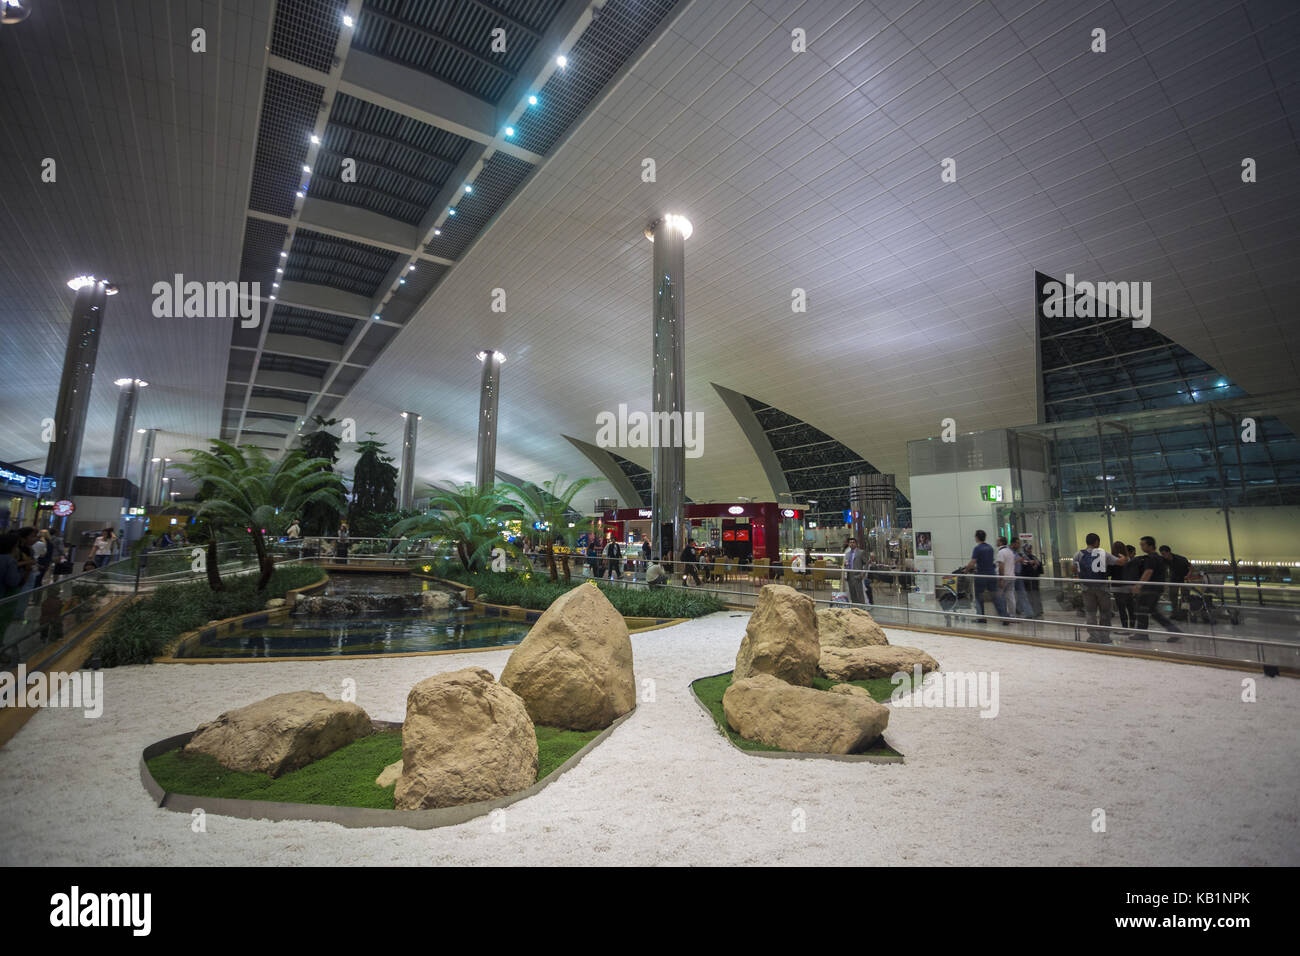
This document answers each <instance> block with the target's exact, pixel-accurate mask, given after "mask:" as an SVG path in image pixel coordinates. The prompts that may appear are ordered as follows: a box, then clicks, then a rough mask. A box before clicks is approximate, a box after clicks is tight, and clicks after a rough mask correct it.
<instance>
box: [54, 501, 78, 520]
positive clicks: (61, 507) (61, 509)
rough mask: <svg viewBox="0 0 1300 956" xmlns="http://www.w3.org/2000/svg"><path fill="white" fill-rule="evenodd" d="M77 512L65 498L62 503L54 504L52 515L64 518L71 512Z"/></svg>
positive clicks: (74, 506) (75, 507)
mask: <svg viewBox="0 0 1300 956" xmlns="http://www.w3.org/2000/svg"><path fill="white" fill-rule="evenodd" d="M76 510H77V506H76V505H74V504H73V503H72V502H71V501H68V500H67V499H66V498H65V499H63V500H62V501H56V502H54V514H55V515H56V516H57V517H60V518H66V517H67V516H68V515H70V514H72V512H74V511H76Z"/></svg>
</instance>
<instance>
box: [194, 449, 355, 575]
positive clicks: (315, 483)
mask: <svg viewBox="0 0 1300 956" xmlns="http://www.w3.org/2000/svg"><path fill="white" fill-rule="evenodd" d="M185 453H186V454H188V455H189V456H190V461H189V463H188V464H181V465H178V466H177V467H178V468H180V469H181V471H183V472H185V473H186V474H187V475H189V476H190V477H191V478H192V479H194V481H195V482H197V483H198V485H199V486H200V487H201V488H203V489H204V500H202V501H200V502H198V503H197V504H196V505H189V506H187V507H186V510H189V511H193V512H194V514H195V516H196V517H199V518H204V519H207V520H208V522H209V525H210V526H214V527H215V526H216V525H224V526H227V527H231V526H233V527H242V528H244V530H245V532H246V533H247V534H248V535H249V536H250V537H251V538H252V539H253V549H254V550H255V551H256V552H257V564H258V567H260V568H261V571H262V575H261V577H260V578H259V579H258V582H257V590H259V591H263V590H265V589H266V585H267V582H269V581H270V580H271V573H272V572H273V571H274V570H275V563H274V562H273V561H272V560H271V556H270V555H269V554H268V553H267V550H266V539H265V537H264V535H265V533H266V529H267V528H277V527H278V525H279V524H280V523H281V521H282V520H283V519H281V518H280V517H279V516H278V515H277V510H282V511H284V512H285V513H286V514H292V513H296V512H299V511H301V510H302V509H303V508H304V507H305V506H307V505H312V504H316V503H325V504H329V505H331V506H333V507H335V508H338V509H339V510H340V511H342V510H343V508H344V507H345V502H344V499H343V482H342V479H340V478H339V476H338V475H336V474H334V473H333V472H332V471H323V470H321V469H322V468H324V467H328V466H329V464H330V461H329V459H328V458H307V457H305V456H304V455H303V453H302V451H301V450H300V449H294V450H293V451H290V452H288V453H287V454H285V455H284V456H282V457H281V458H280V459H279V460H277V461H272V460H271V459H270V458H268V457H267V456H266V453H265V452H263V451H262V449H260V448H257V447H255V446H252V445H246V446H244V447H243V448H236V447H235V446H234V445H231V444H229V443H228V442H224V441H218V440H214V441H213V442H212V450H211V451H200V450H198V449H195V448H187V449H185ZM211 541H212V543H210V544H209V546H208V569H209V578H208V583H209V585H211V584H212V576H211V575H212V567H213V564H214V563H215V559H216V554H215V550H216V548H215V541H216V534H215V533H214V534H213V536H212V539H211ZM219 580H220V579H219V578H218V582H219ZM217 589H219V588H214V590H217Z"/></svg>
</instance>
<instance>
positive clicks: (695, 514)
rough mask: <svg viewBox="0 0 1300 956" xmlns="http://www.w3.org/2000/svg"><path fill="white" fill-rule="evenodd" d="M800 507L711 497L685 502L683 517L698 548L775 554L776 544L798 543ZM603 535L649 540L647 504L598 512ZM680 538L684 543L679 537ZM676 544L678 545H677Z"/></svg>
mask: <svg viewBox="0 0 1300 956" xmlns="http://www.w3.org/2000/svg"><path fill="white" fill-rule="evenodd" d="M805 517H806V515H805V508H804V506H803V505H795V506H793V507H792V506H790V505H782V504H777V503H776V502H772V501H746V502H740V501H736V502H713V503H709V504H698V505H687V506H686V519H687V521H689V522H690V526H691V539H692V540H693V541H694V542H695V546H696V547H697V548H702V547H708V548H714V549H716V550H717V551H719V552H720V553H722V554H724V555H726V556H727V557H729V558H742V557H745V556H749V557H750V558H774V557H776V556H777V555H778V553H779V551H780V550H781V549H785V550H789V549H791V548H795V547H802V546H803V541H804V519H805ZM601 524H602V526H603V531H604V533H605V534H607V535H612V536H613V537H615V538H617V539H618V540H619V541H622V542H624V543H625V544H627V545H632V544H637V545H639V544H640V542H641V536H642V535H644V536H645V537H646V540H649V539H650V509H649V508H618V509H613V510H608V511H604V512H602V513H601ZM683 543H684V542H683ZM680 548H681V544H678V546H677V550H680Z"/></svg>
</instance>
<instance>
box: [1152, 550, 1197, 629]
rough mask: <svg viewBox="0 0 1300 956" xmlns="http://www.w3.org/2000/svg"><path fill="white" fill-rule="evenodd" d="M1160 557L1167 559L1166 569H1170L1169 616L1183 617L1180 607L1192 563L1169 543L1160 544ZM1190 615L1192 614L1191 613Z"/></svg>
mask: <svg viewBox="0 0 1300 956" xmlns="http://www.w3.org/2000/svg"><path fill="white" fill-rule="evenodd" d="M1160 557H1162V558H1164V559H1165V564H1166V565H1167V568H1166V570H1168V571H1169V577H1168V579H1167V580H1168V581H1169V612H1170V613H1169V616H1170V617H1172V618H1174V619H1179V618H1181V617H1182V614H1181V613H1180V610H1179V609H1180V607H1181V606H1182V604H1183V601H1184V596H1185V593H1186V591H1187V588H1186V587H1185V586H1184V585H1185V584H1186V583H1187V572H1188V571H1190V570H1191V569H1192V563H1191V562H1190V561H1188V560H1187V559H1186V558H1184V557H1183V556H1182V555H1181V554H1174V549H1173V548H1171V547H1169V545H1167V544H1162V545H1161V546H1160ZM1189 616H1190V615H1189Z"/></svg>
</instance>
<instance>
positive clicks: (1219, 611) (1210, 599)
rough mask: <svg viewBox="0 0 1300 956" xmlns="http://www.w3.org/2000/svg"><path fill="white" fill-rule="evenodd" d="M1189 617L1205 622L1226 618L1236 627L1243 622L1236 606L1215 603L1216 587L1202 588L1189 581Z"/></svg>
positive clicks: (1189, 618)
mask: <svg viewBox="0 0 1300 956" xmlns="http://www.w3.org/2000/svg"><path fill="white" fill-rule="evenodd" d="M1186 599H1187V619H1188V620H1189V621H1198V620H1199V621H1201V622H1202V623H1204V624H1213V623H1214V621H1215V620H1226V621H1229V622H1231V623H1232V625H1233V626H1234V627H1235V626H1236V625H1237V624H1240V623H1241V616H1240V615H1239V614H1238V613H1237V610H1236V608H1232V607H1229V606H1228V605H1226V604H1219V605H1217V606H1216V605H1215V603H1214V589H1212V588H1206V589H1204V590H1202V589H1201V588H1198V587H1197V586H1196V585H1195V584H1193V583H1191V582H1188V586H1187V592H1186Z"/></svg>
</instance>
